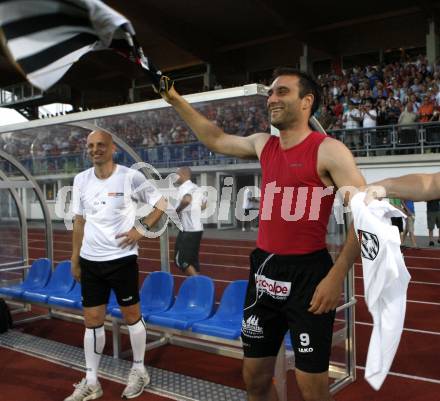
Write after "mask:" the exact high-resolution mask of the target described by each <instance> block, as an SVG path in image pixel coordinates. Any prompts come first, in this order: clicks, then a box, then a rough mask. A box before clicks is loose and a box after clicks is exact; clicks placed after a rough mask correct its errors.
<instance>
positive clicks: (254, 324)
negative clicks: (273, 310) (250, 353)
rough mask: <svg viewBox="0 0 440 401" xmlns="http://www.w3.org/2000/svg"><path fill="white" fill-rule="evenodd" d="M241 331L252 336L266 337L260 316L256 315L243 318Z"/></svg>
mask: <svg viewBox="0 0 440 401" xmlns="http://www.w3.org/2000/svg"><path fill="white" fill-rule="evenodd" d="M241 332H242V333H243V335H245V336H247V337H250V338H264V334H263V328H262V327H261V326H260V325H259V324H258V317H256V316H255V315H251V316H249V317H248V318H247V319H246V320H244V319H243V320H242V323H241Z"/></svg>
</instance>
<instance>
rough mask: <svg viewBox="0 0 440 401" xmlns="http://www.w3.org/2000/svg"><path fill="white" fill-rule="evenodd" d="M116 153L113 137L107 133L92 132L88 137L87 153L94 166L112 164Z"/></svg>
mask: <svg viewBox="0 0 440 401" xmlns="http://www.w3.org/2000/svg"><path fill="white" fill-rule="evenodd" d="M115 151H116V147H115V144H114V143H113V138H112V136H111V135H110V134H109V133H108V132H105V131H101V130H96V131H92V132H91V133H90V134H89V135H88V136H87V153H88V154H89V156H90V158H91V160H92V162H93V164H94V165H103V164H106V163H110V164H112V162H113V152H115Z"/></svg>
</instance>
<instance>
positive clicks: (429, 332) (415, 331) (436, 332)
mask: <svg viewBox="0 0 440 401" xmlns="http://www.w3.org/2000/svg"><path fill="white" fill-rule="evenodd" d="M355 323H356V324H359V325H360V326H370V327H373V323H368V322H361V321H359V320H356V321H355ZM403 331H408V332H411V333H419V334H428V335H432V336H440V332H438V331H428V330H419V329H410V328H406V327H404V328H403Z"/></svg>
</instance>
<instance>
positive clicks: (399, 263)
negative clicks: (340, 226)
mask: <svg viewBox="0 0 440 401" xmlns="http://www.w3.org/2000/svg"><path fill="white" fill-rule="evenodd" d="M364 198H365V193H358V194H357V195H355V196H354V197H353V199H352V200H351V210H352V212H353V220H354V228H355V231H356V233H357V236H358V239H359V242H360V245H361V254H362V271H363V277H364V292H365V302H366V304H367V307H368V310H369V311H370V313H371V315H372V316H373V332H372V333H371V339H370V344H369V347H368V355H367V362H366V367H365V379H366V380H367V381H368V383H370V385H371V386H372V387H373V388H374V389H375V390H379V389H380V387H381V386H382V383H383V382H384V380H385V377H386V375H387V374H388V372H389V370H390V367H391V364H392V362H393V359H394V356H395V354H396V351H397V347H398V345H399V342H400V337H401V335H402V331H403V323H404V320H405V311H406V292H407V289H408V282H409V280H410V278H411V276H410V275H409V273H408V270H407V269H406V266H405V262H404V260H403V256H402V253H401V251H400V235H399V230H398V228H397V227H395V226H392V225H391V222H390V217H405V215H404V214H403V213H402V212H401V211H399V210H398V209H396V208H395V207H394V206H392V205H390V204H389V203H388V202H387V201H379V200H374V201H372V202H371V203H370V204H369V205H368V206H367V205H366V204H365V203H364Z"/></svg>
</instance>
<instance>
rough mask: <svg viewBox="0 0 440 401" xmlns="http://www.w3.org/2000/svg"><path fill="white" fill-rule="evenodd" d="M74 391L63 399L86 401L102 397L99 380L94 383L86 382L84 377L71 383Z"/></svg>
mask: <svg viewBox="0 0 440 401" xmlns="http://www.w3.org/2000/svg"><path fill="white" fill-rule="evenodd" d="M73 387H75V390H74V392H73V393H72V394H71V395H69V396H68V397H67V398H65V399H64V401H88V400H96V399H97V398H99V397H102V394H103V393H102V388H101V385H100V384H99V382H97V383H96V384H95V385H91V384H87V380H86V378H83V379H82V380H81V381H80V382H79V383H76V384H74V385H73Z"/></svg>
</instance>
